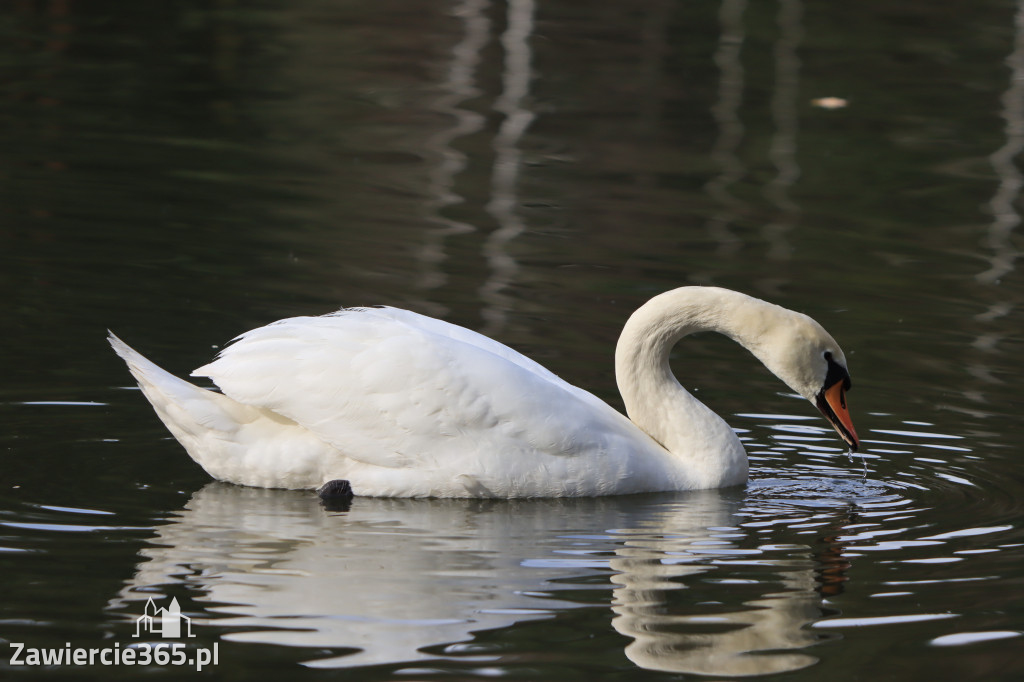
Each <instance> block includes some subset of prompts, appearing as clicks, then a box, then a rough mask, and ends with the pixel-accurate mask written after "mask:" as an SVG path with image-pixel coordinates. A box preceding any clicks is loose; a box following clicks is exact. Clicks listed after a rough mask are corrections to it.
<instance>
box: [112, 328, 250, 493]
mask: <svg viewBox="0 0 1024 682" xmlns="http://www.w3.org/2000/svg"><path fill="white" fill-rule="evenodd" d="M107 341H109V342H110V345H111V347H112V348H113V349H114V352H115V353H117V354H118V355H119V356H121V359H123V360H124V361H125V363H126V364H127V365H128V370H129V371H130V372H131V373H132V376H134V377H135V380H136V381H138V382H139V388H141V389H142V393H143V395H145V396H146V399H147V400H149V402H150V404H152V405H153V409H154V410H156V413H157V416H158V417H160V421H162V422H163V423H164V425H165V426H166V427H167V428H168V430H170V432H171V433H172V434H173V435H174V437H175V438H176V439H178V442H180V443H181V444H182V445H183V446H185V449H186V450H187V451H188V453H189V455H191V456H192V459H194V460H196V462H198V463H199V464H200V465H201V466H202V467H203V468H204V469H206V470H207V471H208V472H209V471H210V467H209V466H208V464H210V463H209V462H206V461H204V460H205V459H206V457H205V456H204V455H205V453H206V452H207V451H208V447H205V445H206V444H207V443H208V442H209V441H210V440H211V439H215V440H220V441H223V440H230V439H231V438H232V437H233V436H234V434H235V433H237V431H238V430H239V428H240V427H241V426H242V425H243V424H245V423H247V422H249V421H251V420H252V419H253V418H254V417H255V415H254V414H252V413H254V412H257V411H258V410H257V409H256V408H253V407H250V406H248V405H243V404H242V403H239V402H236V401H234V400H232V399H231V398H228V397H227V396H225V395H221V394H220V393H215V392H213V391H209V390H206V389H205V388H200V387H199V386H196V385H194V384H190V383H189V382H187V381H185V380H183V379H179V378H178V377H176V376H174V375H173V374H171V373H170V372H168V371H166V370H164V369H162V368H160V367H159V366H157V365H156V364H154V363H152V362H150V361H149V360H147V359H146V358H145V357H144V356H143V355H142V354H141V353H139V352H138V351H136V350H135V349H134V348H132V347H131V346H129V345H128V344H126V343H125V342H124V341H122V340H121V339H119V338H117V336H115V335H114V334H113V332H109V336H108V337H107ZM211 473H212V472H211Z"/></svg>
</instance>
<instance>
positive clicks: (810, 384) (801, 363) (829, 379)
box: [755, 308, 860, 451]
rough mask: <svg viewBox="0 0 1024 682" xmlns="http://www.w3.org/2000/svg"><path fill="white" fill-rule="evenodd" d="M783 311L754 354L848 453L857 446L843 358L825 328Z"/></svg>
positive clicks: (858, 443)
mask: <svg viewBox="0 0 1024 682" xmlns="http://www.w3.org/2000/svg"><path fill="white" fill-rule="evenodd" d="M779 310H784V311H785V313H786V315H785V318H786V319H785V320H780V321H778V322H781V324H774V325H772V331H771V332H770V333H768V334H767V335H766V337H767V338H766V342H764V343H761V344H759V346H760V348H759V349H758V351H755V354H757V355H759V356H760V357H761V360H762V362H764V363H765V365H766V366H767V367H768V369H770V370H771V371H772V372H773V373H774V374H775V375H776V376H777V377H779V378H780V379H782V380H783V381H784V382H786V384H787V385H788V386H789V387H790V388H792V389H793V390H794V391H796V392H797V393H799V394H800V395H802V396H803V397H804V398H807V399H808V400H809V401H811V402H812V403H814V405H815V406H816V407H817V408H818V409H819V410H820V411H821V413H822V415H824V416H825V419H827V420H828V421H829V423H830V424H832V427H833V428H835V430H836V433H838V434H839V436H840V437H841V438H842V439H843V440H844V441H845V442H846V444H847V445H848V446H849V447H850V449H851V450H853V451H856V450H857V448H858V447H859V446H860V440H859V439H858V438H857V432H856V430H854V428H853V421H852V420H851V419H850V410H849V408H847V406H846V392H847V391H849V390H850V372H849V370H848V369H847V367H846V356H845V355H843V351H842V350H841V349H840V348H839V344H837V343H836V341H835V339H833V338H832V337H831V336H830V335H829V333H828V332H827V331H825V329H824V328H823V327H822V326H821V325H820V324H818V323H817V322H815V321H814V320H813V319H811V318H810V317H808V316H806V315H803V314H801V313H796V312H793V311H790V310H785V309H784V308H783V309H779Z"/></svg>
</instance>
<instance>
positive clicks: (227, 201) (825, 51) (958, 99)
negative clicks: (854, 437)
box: [0, 0, 1024, 680]
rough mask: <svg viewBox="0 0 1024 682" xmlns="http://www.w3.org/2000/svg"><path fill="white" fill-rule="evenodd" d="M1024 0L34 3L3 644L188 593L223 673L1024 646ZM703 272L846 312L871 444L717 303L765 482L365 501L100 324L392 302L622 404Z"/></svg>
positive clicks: (28, 35)
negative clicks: (835, 420)
mask: <svg viewBox="0 0 1024 682" xmlns="http://www.w3.org/2000/svg"><path fill="white" fill-rule="evenodd" d="M1021 17H1024V11H1022V8H1021V7H1020V6H1019V5H1018V4H1014V3H1013V2H1005V1H1000V2H996V1H986V2H976V3H971V4H970V5H967V4H963V6H945V5H944V6H942V7H936V6H933V4H921V5H916V4H907V3H901V4H900V6H899V7H894V6H892V3H880V2H867V3H859V4H857V5H856V6H853V5H850V6H842V7H840V6H835V5H834V4H828V3H824V4H823V3H807V2H800V1H797V0H780V1H779V2H773V3H748V2H743V1H742V0H723V1H722V2H720V3H684V2H671V1H667V0H651V1H649V2H641V3H630V4H608V5H607V6H600V7H595V6H592V5H587V6H583V5H579V6H577V5H576V4H574V3H565V2H540V1H528V0H510V1H509V2H489V1H487V0H463V1H461V2H449V3H440V4H438V3H417V2H383V3H374V4H373V5H365V6H364V5H361V4H359V3H355V4H344V3H343V4H341V5H339V4H338V3H330V2H319V1H317V0H305V1H303V2H292V3H276V2H262V3H257V4H255V5H253V4H246V5H244V6H242V5H237V4H232V3H213V4H209V5H208V4H202V3H200V4H194V3H171V4H166V5H161V4H154V5H151V4H145V5H143V4H126V3H118V2H99V3H88V5H85V4H82V3H66V2H56V1H54V2H18V3H10V4H9V5H8V6H5V7H3V8H2V9H0V35H2V37H3V40H0V60H2V63H3V65H4V67H5V68H4V73H5V74H6V75H5V77H4V79H3V80H2V81H0V145H2V149H3V154H0V157H2V160H0V265H2V267H0V287H2V291H3V294H4V296H3V303H2V305H0V324H2V329H3V332H4V333H3V334H2V335H0V376H3V378H4V381H3V382H2V384H0V418H2V420H3V421H2V423H3V425H4V429H3V432H2V434H0V452H2V453H3V455H2V456H3V466H2V468H0V571H2V575H3V577H4V588H3V590H2V591H0V595H2V598H0V648H2V649H4V650H7V649H8V648H9V647H8V645H9V644H10V643H11V642H20V643H26V644H27V645H28V646H33V647H62V646H65V644H66V643H70V644H72V645H73V646H76V647H89V646H93V647H97V646H110V645H112V643H113V642H117V643H119V644H120V645H122V646H124V645H126V644H130V643H131V642H132V640H133V636H132V635H133V632H134V631H135V627H136V619H137V618H138V617H139V616H140V615H142V613H143V608H144V605H145V603H146V601H147V600H148V599H149V598H153V599H154V601H155V602H157V603H159V604H161V605H165V604H167V603H168V600H169V599H170V598H171V597H174V598H176V599H177V600H178V602H179V604H180V605H181V608H182V611H183V612H184V613H185V614H186V615H187V616H188V617H189V618H190V619H191V622H192V624H193V630H194V633H195V634H196V637H195V638H193V639H190V640H188V642H187V646H189V647H190V651H193V650H195V649H196V648H199V647H212V646H213V645H214V644H217V645H218V647H219V654H220V657H219V661H218V664H217V665H216V666H214V667H211V668H208V669H207V670H206V671H204V674H208V675H213V676H215V677H218V678H225V679H227V678H231V679H235V678H240V677H244V678H246V679H278V678H280V677H281V676H282V675H283V674H287V675H290V676H294V675H298V676H301V677H303V678H305V677H308V678H317V677H321V676H322V677H325V678H331V679H335V678H337V677H339V676H340V677H342V678H343V679H359V680H374V679H381V680H394V679H438V680H441V679H479V678H483V677H493V676H498V675H501V676H508V677H513V678H518V679H529V680H549V679H560V680H562V679H567V678H572V679H588V680H591V679H598V680H619V679H629V680H636V679H652V680H658V679H689V678H694V677H708V678H735V677H741V676H766V677H777V678H780V679H782V678H784V679H794V680H795V679H821V678H823V677H828V678H830V679H836V680H846V679H851V680H852V679H863V678H865V677H869V676H870V677H872V678H877V679H893V680H917V679H920V680H926V679H934V678H935V677H936V676H939V675H941V676H942V677H944V678H945V677H958V678H964V679H993V680H998V679H1006V680H1011V679H1018V678H1020V676H1021V675H1022V674H1024V664H1022V662H1021V657H1020V654H1019V651H1020V647H1021V646H1022V642H1024V640H1022V639H1021V635H1022V634H1024V603H1022V595H1024V592H1022V588H1021V586H1020V579H1019V567H1020V565H1021V564H1022V561H1024V531H1022V528H1021V521H1020V519H1021V516H1022V503H1021V502H1020V500H1021V499H1024V489H1022V480H1024V476H1022V474H1021V467H1020V464H1019V462H1020V457H1019V451H1020V445H1019V443H1020V441H1021V438H1022V436H1024V431H1022V429H1021V426H1020V419H1019V416H1018V415H1019V413H1020V410H1021V401H1020V397H1019V390H1018V389H1017V387H1018V386H1019V383H1020V380H1021V378H1022V377H1021V365H1020V361H1019V357H1020V353H1021V350H1022V344H1021V335H1020V328H1021V326H1020V320H1021V313H1020V305H1021V302H1022V300H1024V286H1022V282H1021V277H1020V273H1019V268H1018V256H1019V253H1020V235H1019V222H1020V217H1019V211H1020V189H1021V174H1020V170H1019V163H1020V160H1019V155H1020V152H1021V150H1022V148H1024V132H1022V131H1024V90H1022V89H1021V88H1022V86H1021V83H1024V79H1022V78H1021V76H1022V74H1024V47H1022V46H1024V40H1022V38H1021V36H1022V31H1024V20H1022V18H1021ZM828 98H832V99H828ZM684 284H716V285H722V286H728V287H732V288H736V289H740V290H743V291H746V292H748V293H751V294H754V295H757V296H761V297H765V298H769V299H771V300H773V301H775V302H777V303H780V304H782V305H786V306H788V307H791V308H794V309H798V310H801V311H804V312H807V313H808V314H811V315H812V316H814V317H815V318H816V319H818V320H819V321H820V322H822V324H824V325H825V326H826V328H828V329H829V331H830V332H832V333H833V335H834V336H835V337H836V338H837V339H838V340H839V342H840V343H841V344H842V346H843V348H844V350H845V351H846V354H847V356H848V359H849V361H850V366H851V372H852V375H853V382H854V388H853V391H852V392H851V394H850V400H851V406H852V410H853V417H854V421H855V424H856V426H857V429H858V432H859V433H860V435H861V436H862V439H863V443H864V447H863V452H862V453H858V454H857V455H855V456H853V457H849V456H848V455H847V454H846V453H845V452H844V450H843V449H842V447H841V443H840V442H839V441H838V439H837V438H836V437H835V435H834V434H833V433H832V432H831V430H830V429H829V428H828V427H827V425H826V424H825V423H824V422H823V421H822V420H821V419H820V418H818V417H817V416H816V414H815V411H814V409H813V407H812V406H810V405H808V404H806V403H805V402H803V401H801V400H797V399H795V398H794V397H793V396H791V395H789V394H788V393H787V392H786V389H785V387H783V386H782V385H781V384H779V382H778V381H777V380H776V379H775V378H774V377H773V376H771V375H770V374H769V373H768V372H767V371H765V370H764V369H763V368H761V367H759V366H758V365H757V364H756V362H754V361H753V360H752V359H751V358H750V357H749V356H747V355H746V354H745V353H744V352H743V351H742V350H741V349H739V348H737V347H735V346H734V345H733V344H731V343H730V342H729V341H727V340H725V339H721V338H715V337H703V336H699V337H694V338H690V339H687V340H686V342H685V343H684V344H682V345H680V347H679V348H678V349H677V351H676V354H675V356H674V358H673V364H674V367H675V369H676V371H677V373H678V374H679V375H680V377H681V379H682V381H683V383H684V384H685V385H686V386H688V387H690V388H691V389H693V390H694V391H695V392H696V394H697V395H698V396H699V397H701V398H702V399H703V400H705V401H706V402H707V403H708V404H709V405H711V406H712V407H713V408H714V409H715V410H716V411H717V412H718V413H719V414H721V415H723V416H725V417H726V418H727V419H728V421H729V422H730V424H731V425H732V426H733V427H734V428H735V429H736V430H737V431H738V432H739V433H740V435H741V437H742V438H743V439H744V441H745V443H746V446H747V450H748V453H749V454H750V458H751V482H750V484H749V485H747V486H746V487H743V488H738V489H730V490H724V491H707V492H700V493H685V494H660V495H639V496H627V497H622V498H609V499H600V500H563V501H517V502H493V501H492V502H473V501H439V500H433V501H431V500H418V501H412V500H369V499H361V498H360V499H356V500H355V502H354V503H353V504H352V506H351V507H350V508H349V509H348V510H329V509H325V508H323V507H322V506H321V505H320V504H319V503H318V501H317V500H316V499H314V498H313V497H311V496H310V495H309V494H307V493H303V492H294V491H265V490H252V489H244V488H238V487H234V486H229V485H224V484H219V483H215V482H211V481H210V480H209V479H208V478H207V477H206V475H205V474H204V473H203V472H202V471H201V470H200V469H199V468H198V467H197V466H196V465H195V464H193V463H192V462H191V461H190V460H189V459H188V458H187V456H186V455H185V454H184V452H183V451H182V450H181V448H180V447H179V446H178V445H177V444H176V443H175V442H174V441H173V440H172V439H170V438H169V436H168V435H167V433H166V431H165V430H164V429H163V427H162V425H161V424H160V423H159V422H158V421H157V419H156V418H155V417H154V416H153V414H152V411H151V409H150V408H149V406H148V405H147V404H146V403H145V401H144V399H143V398H142V396H141V395H140V394H139V392H138V391H137V390H136V389H134V388H133V387H132V386H131V381H130V377H129V375H128V374H127V372H126V371H125V370H124V367H123V364H121V363H120V360H119V359H118V358H116V357H115V356H114V355H113V354H112V353H111V352H110V350H109V348H108V347H107V346H106V343H105V341H104V336H105V333H106V329H108V328H110V329H113V330H115V331H116V332H117V333H118V334H119V335H120V336H121V337H122V338H124V339H125V340H126V341H128V342H129V343H131V344H132V345H133V346H135V347H137V348H139V349H140V350H142V351H143V352H145V353H146V354H147V355H149V356H150V357H151V358H152V359H153V360H155V361H157V362H159V363H160V364H162V365H163V366H165V367H166V368H167V369H169V370H171V371H174V372H176V373H179V374H186V373H187V372H189V371H190V370H191V369H193V368H195V367H197V366H199V365H201V364H204V363H205V362H207V361H208V360H209V358H210V357H211V356H212V355H213V354H214V353H215V352H216V350H217V349H218V348H220V347H222V346H223V345H224V344H225V343H226V342H228V341H229V340H230V339H231V338H233V337H234V336H235V335H237V334H238V333H240V332H242V331H245V330H247V329H249V328H252V327H253V326H256V325H261V324H265V323H267V322H270V321H272V320H274V319H278V318H281V317H286V316H291V315H299V314H320V313H325V312H329V311H331V310H334V309H336V308H338V307H340V306H342V305H375V304H390V305H399V306H403V307H408V308H411V309H414V310H417V311H420V312H424V313H428V314H432V315H436V316H439V317H442V318H443V319H446V320H449V321H452V322H455V323H458V324H463V325H466V326H468V327H470V328H473V329H477V330H480V331H482V332H485V333H487V334H489V335H491V336H493V337H495V338H498V339H499V340H501V341H502V342H504V343H507V344H509V345H511V346H513V347H515V348H516V349H518V350H520V351H522V352H524V353H526V354H527V355H529V356H531V357H533V358H535V359H537V360H538V361H540V362H542V363H543V364H545V365H546V366H548V367H549V368H551V369H552V370H553V371H555V372H556V373H558V374H559V375H561V376H563V377H564V378H565V379H567V380H569V381H571V382H573V383H575V384H577V385H581V386H584V387H586V388H588V389H589V390H592V391H593V392H595V393H596V394H597V395H599V396H600V397H602V398H604V399H606V400H608V401H609V402H610V403H611V404H613V405H615V406H617V407H618V406H620V405H621V403H620V402H619V398H618V396H617V393H616V390H615V386H614V380H613V376H612V362H611V358H612V352H613V349H614V344H615V339H616V335H617V333H618V330H619V329H620V328H621V325H622V323H623V321H624V320H625V319H626V317H627V316H628V315H629V313H630V312H631V311H632V310H633V309H634V308H635V307H636V306H638V305H639V304H640V303H642V302H643V301H644V300H646V299H647V298H648V297H649V296H651V295H653V294H655V293H658V292H660V291H663V290H666V289H669V288H672V287H675V286H680V285H684ZM8 658H9V657H8V656H0V668H2V669H3V674H4V675H6V676H11V675H14V676H19V677H20V676H31V675H33V674H35V675H40V676H46V677H48V678H52V677H60V676H74V675H78V676H82V675H84V676H89V675H94V674H97V672H96V670H95V669H90V668H73V667H66V666H65V667H59V668H54V669H50V670H42V669H27V668H18V667H12V666H11V665H10V664H9V661H8ZM101 672H102V674H103V675H104V677H107V676H109V677H125V678H128V677H130V678H132V679H134V678H135V677H136V676H137V675H138V674H139V672H140V671H139V670H137V669H134V668H128V667H118V668H113V667H111V668H104V669H103V670H102V671H101ZM146 672H147V673H150V674H155V675H164V676H167V677H168V678H180V676H181V675H182V674H183V671H182V670H176V669H173V668H172V667H167V668H165V669H150V670H147V671H146Z"/></svg>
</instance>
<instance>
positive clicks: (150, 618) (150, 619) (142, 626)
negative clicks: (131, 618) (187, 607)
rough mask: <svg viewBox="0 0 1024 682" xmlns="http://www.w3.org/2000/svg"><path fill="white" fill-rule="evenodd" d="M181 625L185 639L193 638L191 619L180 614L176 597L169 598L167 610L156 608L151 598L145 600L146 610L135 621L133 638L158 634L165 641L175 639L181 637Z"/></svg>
mask: <svg viewBox="0 0 1024 682" xmlns="http://www.w3.org/2000/svg"><path fill="white" fill-rule="evenodd" d="M182 623H184V631H185V634H184V636H185V637H195V635H194V634H192V619H191V618H189V617H188V616H186V615H185V614H183V613H182V612H181V607H180V606H178V599H177V597H172V598H171V603H170V604H169V605H168V606H167V608H163V607H161V608H157V607H156V604H154V603H153V598H152V597H150V598H149V599H148V600H146V608H145V609H143V611H142V615H141V616H139V617H138V618H136V619H135V634H134V635H132V636H133V637H140V636H142V635H143V634H146V633H149V634H151V635H156V634H159V635H160V636H161V637H163V638H165V639H177V638H178V637H181V636H182Z"/></svg>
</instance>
